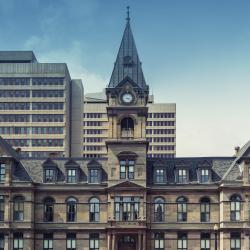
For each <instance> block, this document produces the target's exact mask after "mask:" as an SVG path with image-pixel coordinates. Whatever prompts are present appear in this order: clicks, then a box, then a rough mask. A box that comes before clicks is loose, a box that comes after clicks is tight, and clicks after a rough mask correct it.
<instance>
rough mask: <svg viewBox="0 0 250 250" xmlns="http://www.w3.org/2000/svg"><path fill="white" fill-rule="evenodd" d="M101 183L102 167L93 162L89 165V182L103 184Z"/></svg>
mask: <svg viewBox="0 0 250 250" xmlns="http://www.w3.org/2000/svg"><path fill="white" fill-rule="evenodd" d="M101 181H102V165H101V164H100V163H99V162H98V161H96V160H91V161H90V162H89V163H88V182H89V183H101Z"/></svg>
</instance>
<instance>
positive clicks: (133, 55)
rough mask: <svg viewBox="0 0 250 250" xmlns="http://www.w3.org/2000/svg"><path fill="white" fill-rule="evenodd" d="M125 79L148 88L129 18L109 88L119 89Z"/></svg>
mask: <svg viewBox="0 0 250 250" xmlns="http://www.w3.org/2000/svg"><path fill="white" fill-rule="evenodd" d="M125 78H127V79H131V81H132V82H134V83H136V84H137V85H138V87H140V88H142V89H147V88H148V86H147V85H146V82H145V79H144V75H143V72H142V67H141V61H140V59H139V56H138V53H137V49H136V46H135V41H134V37H133V34H132V30H131V27H130V18H127V24H126V27H125V30H124V33H123V37H122V41H121V45H120V48H119V51H118V55H117V58H116V61H115V65H114V69H113V72H112V75H111V79H110V82H109V85H108V88H115V87H117V85H119V83H121V82H122V81H123V80H124V79H125Z"/></svg>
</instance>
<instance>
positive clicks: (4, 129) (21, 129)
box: [0, 127, 30, 135]
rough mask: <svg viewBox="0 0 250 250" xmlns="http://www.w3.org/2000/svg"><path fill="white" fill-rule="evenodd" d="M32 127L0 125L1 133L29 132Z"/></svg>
mask: <svg viewBox="0 0 250 250" xmlns="http://www.w3.org/2000/svg"><path fill="white" fill-rule="evenodd" d="M29 133H30V128H28V127H0V134H5V135H12V134H29Z"/></svg>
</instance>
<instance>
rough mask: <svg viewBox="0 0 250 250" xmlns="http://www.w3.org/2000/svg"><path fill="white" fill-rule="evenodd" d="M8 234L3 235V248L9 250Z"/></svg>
mask: <svg viewBox="0 0 250 250" xmlns="http://www.w3.org/2000/svg"><path fill="white" fill-rule="evenodd" d="M9 249H10V248H9V235H8V234H5V235H4V250H9Z"/></svg>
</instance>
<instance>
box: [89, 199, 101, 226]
mask: <svg viewBox="0 0 250 250" xmlns="http://www.w3.org/2000/svg"><path fill="white" fill-rule="evenodd" d="M99 217H100V202H99V200H98V199H97V198H95V197H93V198H91V199H90V200H89V221H90V222H98V221H99Z"/></svg>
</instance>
